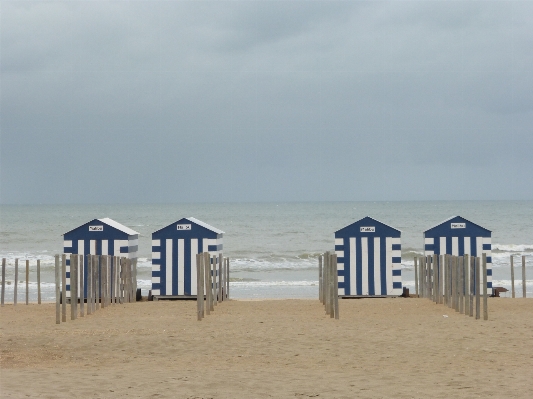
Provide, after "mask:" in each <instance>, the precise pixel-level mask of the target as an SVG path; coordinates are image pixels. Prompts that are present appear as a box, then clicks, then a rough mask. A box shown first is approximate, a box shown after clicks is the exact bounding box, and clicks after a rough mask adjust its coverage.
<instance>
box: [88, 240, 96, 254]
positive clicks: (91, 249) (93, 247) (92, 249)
mask: <svg viewBox="0 0 533 399" xmlns="http://www.w3.org/2000/svg"><path fill="white" fill-rule="evenodd" d="M89 253H90V254H91V255H96V241H95V240H91V243H90V244H89Z"/></svg>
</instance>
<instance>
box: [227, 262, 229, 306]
mask: <svg viewBox="0 0 533 399" xmlns="http://www.w3.org/2000/svg"><path fill="white" fill-rule="evenodd" d="M226 262H227V267H226V292H227V294H226V295H227V298H228V299H229V258H226Z"/></svg>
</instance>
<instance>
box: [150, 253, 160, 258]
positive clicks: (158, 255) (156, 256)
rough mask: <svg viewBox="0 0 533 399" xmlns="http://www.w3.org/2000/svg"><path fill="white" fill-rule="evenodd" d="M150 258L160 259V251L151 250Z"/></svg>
mask: <svg viewBox="0 0 533 399" xmlns="http://www.w3.org/2000/svg"><path fill="white" fill-rule="evenodd" d="M152 259H161V252H152Z"/></svg>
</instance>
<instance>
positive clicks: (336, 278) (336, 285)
mask: <svg viewBox="0 0 533 399" xmlns="http://www.w3.org/2000/svg"><path fill="white" fill-rule="evenodd" d="M331 261H332V262H331V263H332V265H331V269H332V272H333V308H334V309H333V311H334V313H335V319H336V320H339V275H338V272H337V254H333V255H332V259H331Z"/></svg>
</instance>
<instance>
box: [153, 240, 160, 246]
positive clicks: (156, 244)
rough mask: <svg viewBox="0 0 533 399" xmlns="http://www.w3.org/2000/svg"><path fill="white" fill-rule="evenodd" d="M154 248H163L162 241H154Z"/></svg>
mask: <svg viewBox="0 0 533 399" xmlns="http://www.w3.org/2000/svg"><path fill="white" fill-rule="evenodd" d="M152 246H154V247H159V246H161V240H152Z"/></svg>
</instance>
